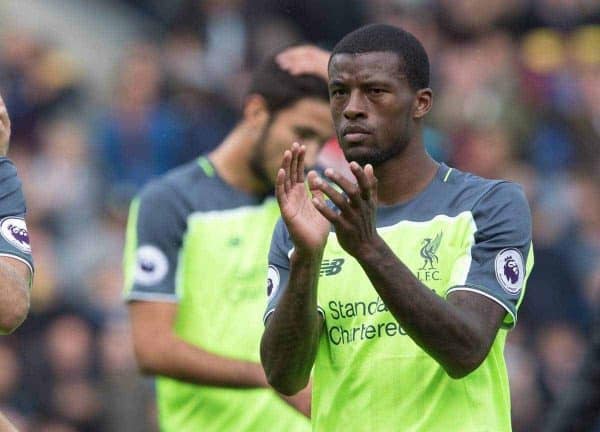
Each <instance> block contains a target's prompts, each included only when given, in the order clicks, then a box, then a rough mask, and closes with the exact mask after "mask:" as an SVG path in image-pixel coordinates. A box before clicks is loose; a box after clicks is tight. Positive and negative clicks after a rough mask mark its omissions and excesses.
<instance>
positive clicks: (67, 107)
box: [0, 0, 600, 432]
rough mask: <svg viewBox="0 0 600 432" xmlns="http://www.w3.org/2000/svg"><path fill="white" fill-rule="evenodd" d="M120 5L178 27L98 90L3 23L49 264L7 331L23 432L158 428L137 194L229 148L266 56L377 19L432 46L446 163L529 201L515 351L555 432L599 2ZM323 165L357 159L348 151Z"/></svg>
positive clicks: (598, 275)
mask: <svg viewBox="0 0 600 432" xmlns="http://www.w3.org/2000/svg"><path fill="white" fill-rule="evenodd" d="M96 1H100V0H96ZM121 2H122V3H127V4H128V6H129V7H132V8H135V9H136V10H137V11H138V12H139V13H140V14H141V15H143V16H144V17H145V19H147V20H150V21H152V22H153V23H154V24H155V25H156V26H155V27H154V29H160V31H158V32H156V31H153V32H152V33H151V34H150V32H149V33H148V34H142V35H140V38H139V39H137V40H131V41H129V45H128V47H127V49H126V50H125V55H124V56H123V57H122V59H121V61H120V62H119V63H118V64H116V65H115V68H114V71H115V73H114V76H113V81H112V83H111V88H112V92H111V93H110V94H108V95H102V96H100V97H99V96H98V95H95V94H93V92H92V90H91V86H90V85H89V82H87V78H86V75H85V73H84V72H83V71H84V68H83V65H81V64H80V63H78V59H77V58H76V56H74V55H73V54H72V53H70V52H68V51H67V50H65V49H64V47H62V46H60V44H57V43H55V41H53V40H51V39H50V38H45V37H44V36H40V35H38V34H34V33H32V32H27V31H24V30H22V29H19V27H18V23H15V22H12V23H11V22H9V23H6V22H5V21H3V25H2V27H1V30H0V36H1V37H0V92H1V93H2V95H3V96H4V98H5V100H6V103H7V106H8V109H9V113H10V115H11V119H12V133H13V138H12V144H11V151H10V157H11V159H13V160H14V161H15V164H16V165H17V167H18V169H19V173H20V176H21V177H22V179H23V182H24V190H25V195H26V198H27V201H28V220H27V222H28V225H29V229H30V238H31V241H32V246H33V251H34V258H35V262H36V276H35V282H34V286H33V291H32V310H31V313H30V316H29V318H28V319H27V321H26V322H25V323H24V325H23V326H22V327H21V328H20V329H19V330H18V331H17V332H16V333H15V334H14V335H11V336H7V337H2V338H1V339H0V410H1V411H3V412H6V413H7V414H8V416H9V417H10V418H11V419H12V420H13V421H14V422H15V423H16V424H17V425H18V426H19V428H20V429H19V430H22V431H41V430H44V431H51V432H71V431H82V432H96V431H114V432H119V431H127V432H136V431H151V430H154V429H155V428H156V425H155V420H154V417H155V409H154V404H153V394H152V392H153V388H152V382H151V381H150V380H147V379H143V378H142V377H141V376H140V375H139V374H138V372H137V369H136V367H135V363H134V359H133V353H132V347H131V343H130V336H129V329H128V324H127V319H126V318H127V317H126V309H125V306H124V304H123V302H122V300H121V290H122V273H121V259H122V247H123V237H124V225H125V221H126V216H127V210H128V204H129V201H130V199H131V198H132V196H133V195H134V194H135V193H136V192H137V191H138V190H139V189H140V187H141V186H142V185H143V184H144V183H145V182H147V181H148V180H149V179H150V178H152V177H155V176H158V175H160V174H162V173H164V172H165V171H167V170H169V169H170V168H172V167H174V166H176V165H178V164H180V163H183V162H185V161H188V160H190V159H192V158H194V157H196V156H197V155H198V154H200V153H203V152H206V151H208V150H210V149H211V148H213V147H214V146H215V145H216V144H218V143H219V141H220V140H221V139H222V138H223V137H224V135H225V134H226V133H227V131H228V130H229V128H230V127H231V126H232V125H233V124H234V123H235V121H236V119H237V116H238V114H239V108H240V107H241V101H242V98H243V96H244V91H245V87H246V83H247V82H248V76H249V71H251V70H252V67H253V66H254V65H255V64H256V63H257V61H259V60H260V59H261V58H262V57H264V56H265V55H266V54H268V53H270V52H272V51H273V50H275V49H277V48H280V47H282V46H285V45H289V44H291V43H295V42H301V41H309V42H313V43H317V44H319V45H320V46H322V47H324V48H331V47H332V45H333V44H334V43H335V42H336V41H337V40H338V39H339V38H341V37H342V36H343V35H344V34H346V33H347V32H348V31H350V30H352V29H354V28H356V27H358V26H360V25H361V24H364V23H368V22H386V23H390V24H396V25H399V26H402V27H404V28H406V29H407V30H409V31H411V32H413V33H414V34H415V35H416V36H417V37H418V38H419V39H420V40H421V41H422V42H423V43H424V45H425V47H426V49H427V51H428V54H429V57H430V60H431V63H432V87H433V89H434V95H435V98H434V109H433V111H432V115H430V119H429V121H428V126H427V131H426V135H425V136H426V145H427V147H428V149H429V151H430V153H431V154H432V156H434V157H435V158H436V159H437V160H440V161H444V162H446V163H448V164H450V165H452V166H456V167H458V168H460V169H463V170H467V171H471V172H474V173H476V174H479V175H481V176H484V177H488V178H508V179H512V180H515V181H517V182H519V183H521V184H522V185H523V186H524V188H525V190H526V193H527V196H528V198H529V202H530V205H531V209H532V213H533V221H534V233H533V235H534V245H535V254H536V257H535V261H536V264H535V270H534V272H533V273H532V274H531V276H530V278H529V284H528V288H527V294H526V297H525V301H524V303H523V305H522V307H521V309H520V314H519V324H518V325H517V328H516V329H515V330H514V331H512V332H511V334H510V336H509V342H508V345H507V349H506V356H507V362H508V367H509V375H510V379H511V386H512V392H511V393H512V407H513V423H514V430H515V431H516V432H524V431H527V432H535V431H538V430H540V428H541V425H542V422H543V420H544V414H545V412H547V411H548V409H549V408H550V407H551V406H552V403H553V402H554V401H555V400H556V398H557V397H558V396H560V395H561V393H562V392H563V391H564V389H565V387H566V386H567V385H568V383H569V382H570V380H571V378H572V376H573V373H574V371H576V369H577V367H578V365H579V363H580V361H581V358H582V355H583V353H584V351H585V347H586V340H587V339H588V337H589V331H590V322H591V320H592V317H593V315H594V313H595V311H596V310H600V25H598V24H594V23H598V22H600V3H598V2H597V1H593V0H370V1H368V2H367V1H358V0H304V1H297V0H172V1H169V2H163V1H156V0H154V1H153V0H121ZM0 18H1V17H0ZM323 158H324V160H326V163H336V164H339V163H340V160H341V159H340V158H341V153H340V151H339V149H338V148H337V147H336V143H335V142H333V141H332V142H330V143H328V145H327V148H326V149H325V151H324V153H323ZM260 318H261V317H256V319H260ZM598 430H600V429H598Z"/></svg>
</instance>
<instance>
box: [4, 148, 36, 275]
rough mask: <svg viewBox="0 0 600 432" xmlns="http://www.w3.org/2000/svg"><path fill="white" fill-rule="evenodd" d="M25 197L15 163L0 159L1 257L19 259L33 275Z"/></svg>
mask: <svg viewBox="0 0 600 432" xmlns="http://www.w3.org/2000/svg"><path fill="white" fill-rule="evenodd" d="M26 210H27V209H26V206H25V197H24V196H23V191H22V188H21V180H19V177H18V176H17V169H16V168H15V166H14V165H13V163H12V162H11V161H10V160H9V159H7V158H5V157H2V158H0V256H8V257H11V258H14V259H17V260H19V261H21V262H23V263H25V264H27V266H28V267H29V269H30V271H31V272H32V273H33V258H32V256H31V245H30V243H29V233H28V231H27V225H26V223H25V213H26Z"/></svg>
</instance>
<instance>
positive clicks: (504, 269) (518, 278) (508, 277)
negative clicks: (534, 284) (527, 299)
mask: <svg viewBox="0 0 600 432" xmlns="http://www.w3.org/2000/svg"><path fill="white" fill-rule="evenodd" d="M495 267H496V279H498V282H499V283H500V285H501V286H502V288H504V290H505V291H506V292H508V293H509V294H519V293H520V292H521V289H522V288H523V281H524V280H525V266H524V265H523V256H522V255H521V252H520V251H519V250H517V249H514V248H510V249H504V250H502V251H500V252H499V253H498V255H496V263H495Z"/></svg>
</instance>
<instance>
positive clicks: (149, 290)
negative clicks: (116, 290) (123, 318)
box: [125, 157, 262, 301]
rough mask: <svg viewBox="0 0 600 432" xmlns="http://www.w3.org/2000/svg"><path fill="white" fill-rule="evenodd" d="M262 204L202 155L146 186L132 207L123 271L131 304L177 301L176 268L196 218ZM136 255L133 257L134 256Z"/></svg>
mask: <svg viewBox="0 0 600 432" xmlns="http://www.w3.org/2000/svg"><path fill="white" fill-rule="evenodd" d="M261 202H262V200H261V199H260V198H259V197H256V196H254V195H249V194H246V193H244V192H242V191H240V190H238V189H235V188H232V187H231V186H230V185H228V184H227V183H225V182H224V181H223V179H222V178H221V177H220V176H219V175H218V173H217V172H216V171H215V169H214V167H213V166H212V164H211V163H210V162H209V160H208V159H207V158H205V157H201V158H199V159H198V160H195V161H192V162H190V163H187V164H185V165H183V166H181V167H179V168H176V169H174V170H173V171H171V172H169V173H168V174H166V175H165V176H164V177H161V178H160V179H157V180H154V181H152V182H150V183H149V184H148V185H147V186H146V187H145V188H144V189H143V190H142V192H141V193H140V195H139V197H138V198H137V199H136V200H135V201H134V203H133V205H132V214H131V215H130V218H129V224H130V225H129V226H128V238H127V248H128V250H127V251H126V252H127V253H126V259H127V258H128V257H129V258H131V259H130V260H129V261H130V262H128V263H126V270H129V269H132V267H134V266H135V270H133V271H132V272H131V274H132V276H133V280H130V281H128V283H127V285H128V286H127V288H126V293H125V295H126V298H127V299H129V300H165V301H178V299H179V297H180V296H179V293H178V292H177V283H176V281H177V269H178V267H179V265H180V260H181V259H182V258H184V257H181V256H180V253H181V251H182V250H183V242H184V239H185V238H186V233H187V231H188V219H189V218H190V217H192V216H193V215H194V214H200V213H201V214H204V215H207V214H210V213H211V212H215V213H218V212H220V211H226V210H228V209H236V208H243V207H251V206H258V205H260V204H261ZM134 255H135V259H134V258H133V256H134Z"/></svg>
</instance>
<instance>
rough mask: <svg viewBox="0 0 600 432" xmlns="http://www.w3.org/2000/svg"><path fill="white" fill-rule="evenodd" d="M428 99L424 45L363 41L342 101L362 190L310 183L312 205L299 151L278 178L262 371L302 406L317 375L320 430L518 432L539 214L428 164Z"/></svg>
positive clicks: (337, 74) (348, 146)
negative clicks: (515, 405)
mask: <svg viewBox="0 0 600 432" xmlns="http://www.w3.org/2000/svg"><path fill="white" fill-rule="evenodd" d="M428 86H429V61H428V58H427V54H426V53H425V50H424V49H423V47H422V45H421V44H420V42H419V41H418V40H417V39H415V38H414V36H412V35H411V34H409V33H407V32H405V31H403V30H401V29H398V28H395V27H391V26H386V25H372V26H367V27H363V28H361V29H359V30H357V31H355V32H352V33H350V34H349V35H347V36H346V37H344V38H343V39H342V40H341V41H340V42H339V43H338V44H337V45H336V47H335V48H334V50H333V53H332V55H331V58H330V62H329V93H330V106H331V113H332V116H333V121H334V126H335V128H336V132H337V136H338V140H339V141H340V145H341V147H342V149H343V150H344V154H345V156H346V159H347V160H348V161H351V164H350V168H351V171H352V173H353V175H354V177H355V178H354V181H353V182H352V181H350V180H347V179H345V178H344V177H342V176H341V175H340V174H339V173H338V172H337V171H335V170H332V169H330V168H329V169H327V170H326V171H325V175H326V177H327V179H328V181H325V180H323V179H322V178H321V177H320V176H319V175H318V174H317V173H315V172H310V173H309V175H308V184H309V188H310V191H311V192H312V198H311V197H310V194H309V193H308V191H307V189H306V188H305V186H304V171H303V169H304V166H303V162H302V161H303V158H304V154H305V152H306V149H305V147H304V146H301V145H298V144H294V146H292V149H291V150H288V151H286V153H285V156H284V158H283V162H282V168H281V169H280V171H279V173H278V175H277V182H276V196H277V199H278V202H279V206H280V208H281V213H282V219H283V220H282V221H280V222H279V223H278V225H277V227H276V229H275V232H274V235H273V239H272V243H271V249H270V252H269V280H268V286H269V287H270V296H269V306H268V309H267V312H266V314H265V321H266V329H265V332H264V336H263V339H262V347H261V354H262V361H263V365H264V367H265V371H266V373H267V376H268V378H269V382H270V383H271V384H272V385H273V387H275V388H276V389H277V390H279V391H281V392H282V393H285V394H289V395H291V394H294V393H295V392H297V391H298V390H300V389H302V388H303V387H304V386H305V385H306V383H307V382H308V380H309V376H310V374H311V371H312V369H313V365H314V377H313V405H312V419H313V428H314V430H318V431H328V432H332V431H348V430H351V431H382V432H384V431H396V430H401V431H427V432H435V431H461V432H468V431H481V430H489V431H508V430H510V429H511V421H510V403H509V390H508V378H507V374H506V368H505V362H504V356H503V349H504V343H505V339H506V335H507V330H508V329H509V328H511V327H512V326H514V325H515V323H516V316H517V308H518V306H519V304H520V302H521V300H522V298H523V294H524V290H525V282H526V279H527V276H528V275H529V273H530V270H531V267H532V265H533V258H532V248H531V223H530V213H529V207H528V204H527V202H526V200H525V197H524V194H523V192H522V190H521V188H520V187H519V186H517V185H515V184H513V183H510V182H506V181H491V180H485V179H482V178H480V177H476V176H474V175H471V174H468V173H463V172H460V171H458V170H456V169H453V168H450V167H448V166H446V165H444V164H438V163H436V162H435V161H434V160H432V159H431V158H430V157H429V155H428V154H427V153H426V151H425V149H424V146H423V137H422V131H423V119H424V117H425V116H426V114H427V113H428V112H429V110H430V109H431V105H432V91H431V89H429V87H428ZM329 181H330V182H333V183H335V184H336V185H337V187H339V188H340V189H341V191H343V193H340V192H338V191H337V190H336V189H334V188H333V187H332V185H330V183H329ZM325 198H328V199H329V200H331V205H328V204H326V203H325V201H324V200H325ZM317 287H318V289H317Z"/></svg>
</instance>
